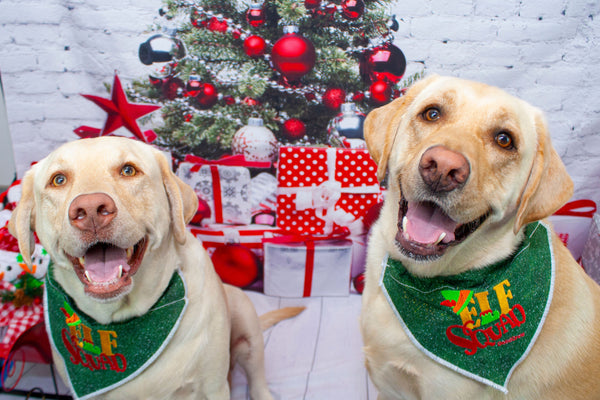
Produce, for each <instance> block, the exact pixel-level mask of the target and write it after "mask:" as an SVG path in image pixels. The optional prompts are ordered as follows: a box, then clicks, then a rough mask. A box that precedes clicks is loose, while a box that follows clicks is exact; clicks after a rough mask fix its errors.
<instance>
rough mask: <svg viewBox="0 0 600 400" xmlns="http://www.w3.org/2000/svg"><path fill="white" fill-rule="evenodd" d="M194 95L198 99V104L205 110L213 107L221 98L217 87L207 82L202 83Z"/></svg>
mask: <svg viewBox="0 0 600 400" xmlns="http://www.w3.org/2000/svg"><path fill="white" fill-rule="evenodd" d="M194 97H195V99H196V105H197V106H198V107H199V108H201V109H203V110H207V109H209V108H211V107H212V106H214V105H215V104H216V103H217V101H218V100H219V94H218V93H217V88H215V86H214V85H212V84H210V83H206V82H201V83H200V85H199V87H198V90H197V94H196V95H195V96H194Z"/></svg>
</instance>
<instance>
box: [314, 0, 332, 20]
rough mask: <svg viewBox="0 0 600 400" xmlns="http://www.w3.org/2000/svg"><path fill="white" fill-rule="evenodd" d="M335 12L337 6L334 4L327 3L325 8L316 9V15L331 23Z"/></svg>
mask: <svg viewBox="0 0 600 400" xmlns="http://www.w3.org/2000/svg"><path fill="white" fill-rule="evenodd" d="M336 11H337V5H335V4H334V3H329V4H327V5H326V6H325V7H323V8H320V9H318V10H317V14H318V15H322V16H324V17H326V18H327V19H328V20H330V21H332V20H333V16H334V15H335V13H336Z"/></svg>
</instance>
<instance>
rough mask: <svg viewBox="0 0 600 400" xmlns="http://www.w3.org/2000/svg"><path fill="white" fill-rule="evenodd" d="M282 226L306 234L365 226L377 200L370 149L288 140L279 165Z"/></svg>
mask: <svg viewBox="0 0 600 400" xmlns="http://www.w3.org/2000/svg"><path fill="white" fill-rule="evenodd" d="M277 184H278V187H277V226H278V227H279V228H281V229H283V230H285V231H288V232H293V233H297V234H301V235H323V234H325V235H327V234H330V233H331V232H333V231H334V230H336V229H339V228H341V227H346V228H348V229H349V230H350V233H351V236H354V235H359V234H361V233H362V230H363V223H362V218H363V217H364V215H365V214H366V213H367V211H368V210H369V209H370V208H371V207H373V206H374V205H375V204H377V202H378V199H379V196H380V187H379V182H378V180H377V165H376V164H375V162H374V161H373V159H372V158H371V156H370V155H369V153H368V151H367V150H365V149H343V148H335V147H298V146H289V147H288V146H284V147H281V148H280V150H279V163H278V167H277Z"/></svg>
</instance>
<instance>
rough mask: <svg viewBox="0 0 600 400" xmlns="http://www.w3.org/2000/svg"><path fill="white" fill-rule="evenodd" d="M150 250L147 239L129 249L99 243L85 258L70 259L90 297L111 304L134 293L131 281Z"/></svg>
mask: <svg viewBox="0 0 600 400" xmlns="http://www.w3.org/2000/svg"><path fill="white" fill-rule="evenodd" d="M147 247H148V239H147V238H143V239H142V240H140V241H139V242H138V243H136V244H135V245H134V246H132V247H130V248H128V249H123V248H120V247H117V246H114V245H112V244H110V243H97V244H95V245H93V246H91V247H90V248H88V249H87V251H86V253H85V255H84V256H83V257H71V256H68V257H69V259H70V261H71V263H73V268H74V269H75V272H76V273H77V276H78V277H79V280H81V282H82V283H83V285H84V287H85V292H86V294H88V295H89V296H91V297H95V298H98V299H102V300H108V299H111V298H114V297H117V296H119V295H122V294H125V293H127V292H128V291H129V290H130V289H131V283H132V281H131V277H132V276H133V275H134V274H135V273H136V272H137V270H138V268H139V266H140V264H141V262H142V259H143V258H144V253H145V252H146V248H147Z"/></svg>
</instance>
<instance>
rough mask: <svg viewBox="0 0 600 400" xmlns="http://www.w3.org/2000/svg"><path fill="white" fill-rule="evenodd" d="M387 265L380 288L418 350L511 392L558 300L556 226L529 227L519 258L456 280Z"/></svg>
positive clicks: (396, 264) (389, 262)
mask: <svg viewBox="0 0 600 400" xmlns="http://www.w3.org/2000/svg"><path fill="white" fill-rule="evenodd" d="M383 265H384V268H383V273H382V276H381V281H380V286H381V288H382V290H383V293H384V294H385V296H386V297H387V300H388V302H389V304H390V306H391V307H392V309H393V310H394V312H395V314H396V316H397V317H398V319H399V320H400V323H401V325H402V327H403V328H404V331H405V332H406V334H407V335H408V336H409V338H410V339H411V341H412V342H413V343H414V344H415V346H417V347H418V348H419V349H420V350H421V351H422V352H424V353H425V354H426V355H427V356H429V357H430V358H432V359H433V360H434V361H436V362H438V363H440V364H442V365H444V366H446V367H448V368H451V369H453V370H455V371H457V372H459V373H461V374H463V375H465V376H467V377H469V378H471V379H475V380H477V381H479V382H482V383H485V384H487V385H490V386H492V387H494V388H496V389H498V390H500V391H502V392H504V393H507V392H508V390H507V388H506V387H507V385H508V380H509V379H510V376H511V374H512V372H513V371H514V369H515V368H516V367H517V365H519V363H521V361H523V360H524V359H525V357H527V355H528V354H529V351H530V350H531V348H532V346H533V345H534V343H535V341H536V339H537V337H538V334H539V332H540V331H541V329H542V325H543V324H544V321H545V318H546V315H547V313H548V310H549V308H550V303H551V301H552V294H553V289H554V274H555V266H554V257H553V251H552V239H551V237H550V230H549V229H548V227H546V226H545V225H544V224H542V223H539V222H537V223H532V224H530V225H528V226H527V227H526V229H525V238H524V240H523V242H522V243H521V245H520V247H519V249H518V251H517V252H516V253H515V255H514V256H513V257H511V258H510V259H508V260H505V261H502V262H499V263H496V264H493V265H490V266H488V267H485V268H483V269H480V270H475V271H467V272H464V273H461V274H458V275H454V276H444V277H433V278H418V277H415V276H414V275H411V274H410V273H409V272H408V271H407V270H406V268H405V267H404V266H403V265H402V264H401V263H400V262H399V261H397V260H393V259H391V258H389V256H388V257H387V258H386V260H384V263H383Z"/></svg>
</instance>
